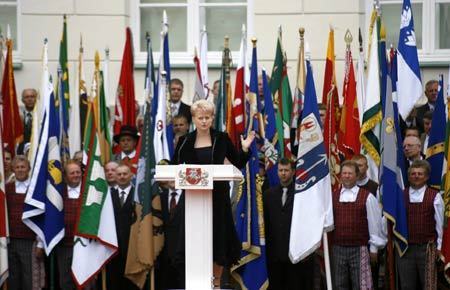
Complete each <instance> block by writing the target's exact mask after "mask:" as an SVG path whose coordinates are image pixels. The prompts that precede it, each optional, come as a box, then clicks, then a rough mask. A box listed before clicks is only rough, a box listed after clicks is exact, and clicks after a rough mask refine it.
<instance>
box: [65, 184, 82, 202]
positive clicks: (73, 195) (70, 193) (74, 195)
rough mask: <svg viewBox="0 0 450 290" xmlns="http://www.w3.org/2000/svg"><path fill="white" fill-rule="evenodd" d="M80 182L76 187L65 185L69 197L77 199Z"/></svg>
mask: <svg viewBox="0 0 450 290" xmlns="http://www.w3.org/2000/svg"><path fill="white" fill-rule="evenodd" d="M80 192H81V183H80V184H78V186H76V187H70V186H68V185H67V196H68V197H69V198H71V199H77V198H78V197H80Z"/></svg>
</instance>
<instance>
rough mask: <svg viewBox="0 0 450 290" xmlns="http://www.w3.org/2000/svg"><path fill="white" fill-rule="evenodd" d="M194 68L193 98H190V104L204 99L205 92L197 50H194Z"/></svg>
mask: <svg viewBox="0 0 450 290" xmlns="http://www.w3.org/2000/svg"><path fill="white" fill-rule="evenodd" d="M194 66H195V88H194V97H193V98H192V103H195V102H196V101H198V100H204V99H206V95H205V90H204V86H203V81H202V71H201V64H200V60H199V59H198V55H197V49H196V50H195V55H194Z"/></svg>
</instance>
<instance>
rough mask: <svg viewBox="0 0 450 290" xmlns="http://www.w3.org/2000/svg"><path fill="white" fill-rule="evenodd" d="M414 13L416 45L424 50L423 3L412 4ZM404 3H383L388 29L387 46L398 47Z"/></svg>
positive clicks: (384, 17)
mask: <svg viewBox="0 0 450 290" xmlns="http://www.w3.org/2000/svg"><path fill="white" fill-rule="evenodd" d="M411 5H412V12H413V17H414V30H415V32H416V45H417V48H418V49H422V15H423V5H422V3H412V4H411ZM401 11H402V3H389V4H387V3H383V4H382V5H381V15H382V19H383V21H384V25H385V27H386V46H387V47H390V45H391V44H392V45H393V46H394V47H397V46H398V37H399V34H400V14H401Z"/></svg>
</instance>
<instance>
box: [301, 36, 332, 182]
mask: <svg viewBox="0 0 450 290" xmlns="http://www.w3.org/2000/svg"><path fill="white" fill-rule="evenodd" d="M322 103H323V104H326V106H327V111H326V116H325V124H323V135H324V136H323V138H324V145H325V152H326V153H327V157H328V164H329V167H330V176H331V186H332V188H333V190H335V189H337V188H338V187H339V172H340V156H339V154H340V152H339V147H340V146H339V145H338V140H337V137H338V130H339V124H340V108H339V96H338V90H337V87H336V75H335V69H334V30H333V29H330V32H329V34H328V50H327V60H326V64H325V75H324V82H323V95H322ZM297 156H298V155H297Z"/></svg>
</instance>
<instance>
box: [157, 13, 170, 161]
mask: <svg viewBox="0 0 450 290" xmlns="http://www.w3.org/2000/svg"><path fill="white" fill-rule="evenodd" d="M163 72H164V75H165V80H164V82H163V81H162V80H161V76H162V75H163ZM170 75H171V74H170V53H169V20H168V19H167V13H166V10H164V11H163V19H162V31H161V46H160V49H159V73H158V82H157V90H156V95H155V97H156V98H157V99H158V108H160V106H162V104H160V103H159V101H160V100H163V99H164V105H165V104H166V103H165V102H166V100H167V96H166V94H167V89H166V88H161V84H164V86H168V85H169V84H170V80H171V77H170ZM160 92H164V96H160ZM158 110H159V109H158ZM165 112H166V110H165ZM166 113H167V116H166V118H167V119H166V121H165V123H164V125H165V126H166V128H165V129H164V130H165V132H164V138H166V140H165V141H163V143H164V144H167V150H168V153H164V154H167V155H164V156H166V157H161V158H165V159H170V156H172V155H173V152H174V144H173V140H174V133H173V126H172V122H171V121H172V120H171V116H170V112H166ZM166 113H165V114H166ZM155 118H156V117H155ZM159 120H161V116H160V118H159ZM154 125H156V122H155V124H154ZM156 132H158V131H155V136H156V135H157V134H159V132H158V133H156ZM164 146H166V145H164ZM159 152H161V151H159ZM167 156H169V157H167ZM158 158H159V155H158V154H156V163H158V162H159V161H160V160H161V159H158Z"/></svg>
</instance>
